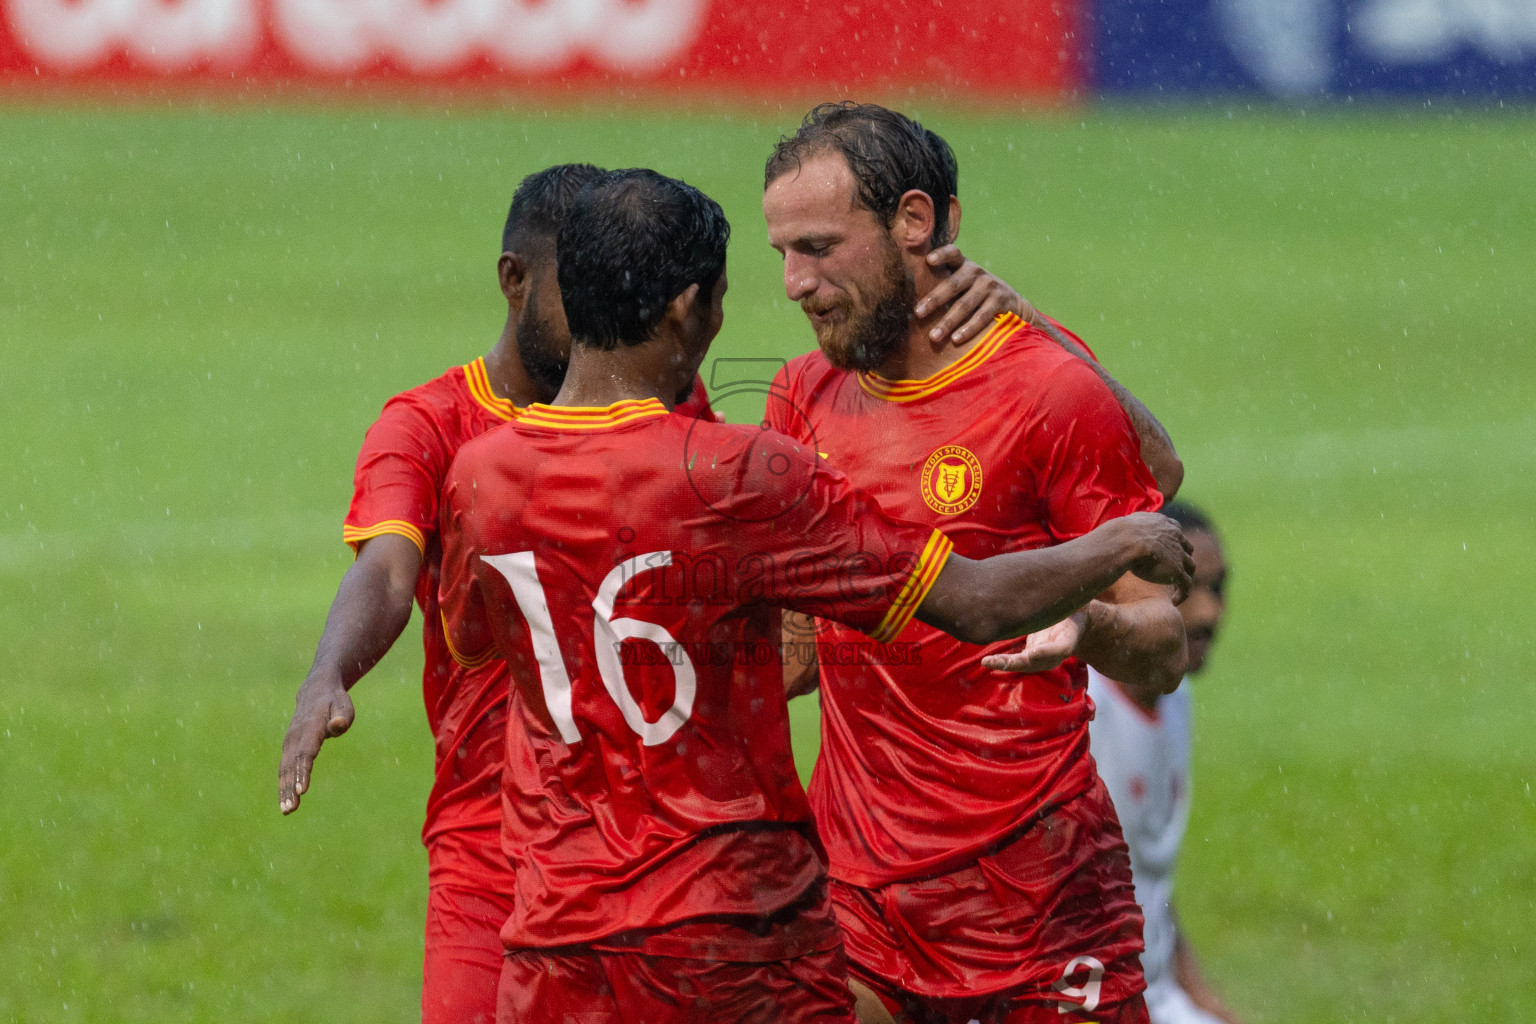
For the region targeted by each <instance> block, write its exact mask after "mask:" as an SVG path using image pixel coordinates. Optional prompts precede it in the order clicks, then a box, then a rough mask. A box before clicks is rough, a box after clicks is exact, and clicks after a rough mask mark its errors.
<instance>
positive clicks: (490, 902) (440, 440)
mask: <svg viewBox="0 0 1536 1024" xmlns="http://www.w3.org/2000/svg"><path fill="white" fill-rule="evenodd" d="M602 173H603V172H602V171H601V170H599V169H598V168H596V167H592V166H590V165H587V164H563V165H559V166H556V167H551V168H548V169H546V170H543V171H540V172H538V173H536V174H532V175H529V176H528V177H527V178H525V179H524V180H523V181H522V183H521V184H520V185H519V187H518V189H517V192H516V194H515V195H514V197H513V200H512V206H511V209H510V211H509V212H508V215H507V222H506V226H505V228H504V230H503V235H502V254H501V257H500V259H499V261H498V265H497V272H498V275H499V277H500V281H501V290H502V293H503V295H504V296H505V297H506V300H507V321H506V326H505V327H504V328H503V330H502V334H501V337H500V338H499V339H498V340H497V342H496V344H495V346H494V347H493V348H492V349H491V350H490V352H489V353H487V354H486V355H485V356H484V357H482V358H479V359H476V360H474V361H473V362H471V363H468V364H467V365H464V366H460V367H455V368H453V369H452V370H449V371H448V372H447V373H445V374H443V375H442V376H440V377H438V378H436V379H434V380H430V381H428V382H427V383H425V384H422V385H420V386H419V387H415V388H412V389H411V390H409V391H406V392H403V393H401V394H399V395H396V396H395V397H394V398H392V399H390V400H389V402H388V403H386V404H385V406H384V411H383V412H382V413H381V414H380V416H379V419H378V421H377V422H376V423H374V425H373V426H372V427H371V428H369V430H368V434H367V437H366V438H365V440H364V441H363V447H362V451H361V453H360V454H359V455H358V460H357V472H356V486H355V490H354V494H353V498H352V507H351V509H350V510H349V511H348V513H347V518H346V523H345V526H344V527H343V531H342V535H343V538H344V539H345V540H346V542H347V543H348V544H350V545H351V546H352V547H353V548H354V549H355V550H356V551H357V561H356V562H355V563H353V565H352V567H351V568H350V569H349V570H348V571H347V574H346V576H345V577H343V579H342V583H341V586H340V588H339V589H338V592H337V595H336V600H335V602H334V603H333V604H332V606H331V612H330V615H329V617H328V618H327V620H326V626H325V631H324V633H323V635H322V637H321V640H320V644H319V650H318V651H317V652H316V655H315V662H314V666H313V667H312V668H311V669H310V672H309V675H308V677H307V678H306V679H305V681H304V684H303V686H302V687H300V689H299V693H298V698H297V705H298V708H297V710H296V711H295V712H294V716H293V721H292V723H291V725H290V726H289V729H288V734H287V736H286V737H285V738H284V741H283V756H282V764H281V767H280V770H279V802H280V805H281V808H282V810H283V813H285V814H287V813H291V812H292V811H294V810H295V809H296V808H297V807H298V805H299V800H300V797H301V795H302V794H303V793H304V792H305V791H306V790H307V789H308V787H309V783H310V772H311V767H312V765H313V762H314V758H315V755H316V754H317V753H318V752H319V749H320V745H321V743H322V742H323V741H324V740H325V739H326V738H327V737H332V736H337V735H340V734H341V733H343V732H345V731H346V730H347V728H348V727H349V726H350V725H351V724H352V719H353V714H354V711H353V706H352V700H351V698H350V697H349V696H348V694H347V690H348V689H350V688H351V686H352V684H353V683H355V682H356V681H357V680H358V679H359V678H361V677H362V675H363V674H364V673H366V672H367V671H368V670H369V669H370V668H372V667H373V665H374V664H375V663H376V662H377V661H378V660H379V659H380V658H382V657H383V656H384V654H385V652H386V651H388V650H389V648H390V646H391V645H392V644H393V643H394V641H395V640H396V638H398V637H399V635H400V633H401V631H403V630H404V628H405V626H406V623H407V622H408V621H409V619H410V614H411V603H412V599H413V597H414V600H415V602H416V603H417V604H419V605H420V606H421V611H422V646H423V648H424V650H425V666H424V671H423V678H422V693H423V697H424V699H425V702H426V709H427V722H428V724H429V726H430V727H431V729H432V734H433V737H434V740H435V746H436V777H435V779H434V782H433V786H432V791H431V793H430V795H429V796H428V798H427V813H426V823H425V825H424V826H423V828H422V841H423V842H424V843H425V844H426V846H427V858H428V860H427V862H428V884H429V896H428V902H427V929H426V955H425V962H424V964H423V979H424V985H423V990H422V1019H423V1020H424V1021H426V1022H428V1024H435V1022H443V1024H448V1022H453V1024H462V1022H472V1021H475V1020H477V1019H478V1020H481V1021H484V1022H488V1021H490V1020H491V1019H492V1017H493V1016H494V1013H495V997H496V982H497V979H498V978H499V977H500V974H501V959H502V949H501V942H500V940H499V939H498V938H497V932H499V931H500V929H501V926H502V924H503V923H504V922H505V921H506V919H507V915H508V914H509V913H510V912H511V905H512V902H511V896H510V894H511V891H512V874H511V869H510V868H509V866H508V865H507V862H506V858H505V857H504V856H503V855H502V853H501V844H500V823H501V805H500V781H501V764H502V760H503V755H502V743H503V742H504V738H505V733H506V696H507V676H506V665H505V664H504V663H503V662H502V661H500V660H499V659H486V660H484V661H482V662H480V663H477V664H471V665H461V664H458V663H456V662H455V661H454V660H453V659H452V657H451V656H450V655H449V653H448V649H447V646H446V644H445V642H444V637H443V631H442V624H441V619H440V618H439V614H438V606H437V585H438V577H439V570H440V566H441V558H442V545H441V541H440V539H439V537H438V531H437V521H438V499H439V495H440V494H441V492H442V487H443V480H444V478H445V477H446V475H447V473H448V466H449V464H450V463H452V461H453V457H454V455H455V454H457V452H458V450H459V448H460V447H461V446H462V445H463V444H464V443H465V442H466V441H468V440H469V439H470V438H473V437H475V436H477V435H479V434H481V433H483V432H485V431H486V430H489V429H491V428H492V427H495V426H500V425H501V424H503V423H505V422H507V421H508V420H510V419H512V418H514V417H515V416H517V415H519V414H520V412H521V409H522V408H523V407H524V406H527V405H529V404H531V403H533V402H535V401H540V400H545V401H547V400H548V399H550V398H552V397H553V396H554V394H555V392H556V391H557V390H558V389H559V387H560V382H561V380H562V378H563V376H564V371H565V359H566V357H567V353H568V351H569V344H570V339H569V335H568V334H567V333H566V329H565V316H564V310H563V309H562V307H561V305H560V292H559V287H558V285H557V284H556V283H555V272H554V237H555V232H556V231H557V230H558V228H559V225H560V222H561V220H562V219H563V218H564V215H565V209H566V207H567V206H568V205H569V203H570V201H571V198H572V197H573V196H574V195H575V194H576V192H577V191H579V190H580V189H581V187H582V186H584V185H586V184H587V183H588V182H590V181H593V180H596V179H597V178H598V177H599V176H600V175H601V174H602ZM677 412H679V413H682V414H684V415H688V416H700V415H705V416H708V415H709V403H708V400H707V398H706V397H705V395H704V390H703V385H702V383H700V382H698V381H694V382H693V390H692V392H691V393H690V394H689V395H688V396H687V398H686V400H684V401H683V402H681V403H680V404H679V405H678V406H677Z"/></svg>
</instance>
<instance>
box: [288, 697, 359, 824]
mask: <svg viewBox="0 0 1536 1024" xmlns="http://www.w3.org/2000/svg"><path fill="white" fill-rule="evenodd" d="M297 702H298V707H297V708H296V709H295V710H294V712H293V721H291V722H289V723H288V734H287V735H286V736H284V737H283V760H282V763H281V764H279V765H278V768H277V807H278V810H280V811H282V812H283V813H284V814H292V813H293V812H294V811H296V810H298V809H299V798H300V797H301V796H303V795H304V794H305V793H306V792H308V791H309V777H310V772H311V771H312V770H313V769H314V766H315V755H316V754H318V753H320V744H322V743H324V742H325V741H326V740H327V739H330V738H331V737H333V736H340V735H341V734H342V733H344V732H346V731H347V730H348V729H350V728H351V727H352V719H353V718H355V717H356V715H357V711H356V709H355V708H353V706H352V698H351V697H349V696H347V691H346V688H345V687H344V686H342V685H341V682H340V680H336V679H329V680H322V679H316V678H314V677H311V678H309V679H306V680H304V685H303V686H301V687H299V695H298V701H297Z"/></svg>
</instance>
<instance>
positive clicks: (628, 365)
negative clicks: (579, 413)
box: [549, 341, 691, 409]
mask: <svg viewBox="0 0 1536 1024" xmlns="http://www.w3.org/2000/svg"><path fill="white" fill-rule="evenodd" d="M679 378H680V374H679V371H678V369H677V363H676V361H675V360H673V359H670V358H668V357H667V355H666V353H665V352H664V351H662V346H661V345H660V344H659V343H658V341H649V342H646V343H645V344H643V345H635V346H633V347H629V346H623V345H621V346H619V347H618V348H615V349H598V348H592V347H590V346H587V345H581V344H576V343H573V344H572V345H571V362H570V366H569V367H567V368H566V371H565V383H564V384H562V385H561V386H560V393H559V394H557V395H556V396H555V397H554V400H553V401H551V402H550V403H549V404H551V405H563V406H575V407H580V408H589V409H590V408H599V409H600V408H604V407H606V406H610V405H612V404H613V403H615V402H624V401H634V400H637V399H640V400H643V399H647V398H657V399H660V400H661V402H662V404H663V405H665V406H666V407H667V408H668V409H670V408H672V406H673V405H674V404H675V402H676V398H677V393H678V391H679V389H680V387H681V383H680V379H679ZM690 379H691V378H690Z"/></svg>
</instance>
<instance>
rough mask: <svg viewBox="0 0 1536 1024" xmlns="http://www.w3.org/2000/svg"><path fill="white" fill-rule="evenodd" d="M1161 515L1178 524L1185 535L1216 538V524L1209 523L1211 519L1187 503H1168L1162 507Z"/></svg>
mask: <svg viewBox="0 0 1536 1024" xmlns="http://www.w3.org/2000/svg"><path fill="white" fill-rule="evenodd" d="M1163 515H1165V516H1167V517H1168V518H1169V519H1172V520H1173V521H1174V522H1176V523H1178V524H1179V526H1180V527H1182V528H1183V530H1184V532H1185V533H1208V534H1210V535H1211V536H1212V537H1214V536H1216V524H1214V523H1212V522H1211V517H1210V516H1208V515H1206V514H1205V513H1204V512H1202V511H1201V510H1200V509H1198V508H1196V507H1195V506H1193V505H1190V504H1188V503H1187V502H1182V501H1170V502H1169V503H1168V504H1166V505H1164V506H1163Z"/></svg>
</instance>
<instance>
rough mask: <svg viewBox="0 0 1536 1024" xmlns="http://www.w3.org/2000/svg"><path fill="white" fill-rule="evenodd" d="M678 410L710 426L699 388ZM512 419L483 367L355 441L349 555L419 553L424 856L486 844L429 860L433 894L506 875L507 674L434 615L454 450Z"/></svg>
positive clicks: (395, 405)
mask: <svg viewBox="0 0 1536 1024" xmlns="http://www.w3.org/2000/svg"><path fill="white" fill-rule="evenodd" d="M676 411H677V412H678V413H679V414H682V415H684V416H696V417H697V416H703V417H706V418H710V419H713V414H712V412H711V410H710V408H709V399H708V397H707V395H706V394H705V392H704V385H703V382H702V381H700V380H698V379H697V378H696V379H695V380H694V391H693V393H692V394H691V395H690V396H689V399H688V401H687V402H686V403H684V404H682V405H679V406H678V407H677V410H676ZM520 413H521V410H520V409H518V408H517V407H516V406H514V405H513V404H512V403H511V402H509V401H507V400H505V399H502V398H498V397H497V396H496V393H495V392H494V391H492V390H491V384H490V379H489V377H488V376H487V375H486V369H485V360H484V359H476V360H475V361H474V362H472V363H468V364H466V365H464V366H459V367H455V368H453V369H452V370H449V371H448V372H447V373H444V374H443V375H442V376H440V377H437V378H434V379H433V380H430V381H427V382H426V383H425V384H422V385H420V386H418V387H414V388H412V389H410V390H409V391H404V392H401V393H400V394H398V395H396V396H395V397H393V398H391V399H390V400H389V401H388V402H386V403H385V405H384V409H383V411H382V412H381V413H380V414H379V418H378V420H376V421H375V422H374V424H373V425H372V426H371V427H369V428H368V433H367V435H366V437H365V438H364V440H363V446H362V450H361V451H360V452H359V454H358V457H357V468H356V471H355V473H354V477H353V481H354V485H353V495H352V505H351V508H350V509H349V510H348V512H347V518H346V522H345V524H344V526H343V529H342V536H343V539H345V540H346V542H347V543H348V544H349V545H351V546H352V548H353V549H354V550H356V549H357V548H358V547H359V546H360V545H361V544H362V543H363V542H365V541H367V540H369V539H371V538H373V537H378V536H381V535H383V534H386V533H388V534H397V535H399V536H402V537H406V538H408V539H409V540H410V541H411V543H413V544H415V545H416V547H417V548H418V549H420V551H421V553H422V564H421V573H420V575H419V576H418V577H417V580H416V602H417V604H418V605H419V606H420V607H421V613H422V630H421V640H422V648H423V653H424V654H425V664H424V666H423V669H422V697H423V698H424V700H425V703H426V710H427V724H428V726H429V727H430V728H431V729H432V735H433V738H434V741H435V747H436V758H435V764H436V777H435V779H434V782H433V785H432V790H431V793H430V795H429V796H428V798H427V814H426V822H425V824H424V825H423V827H422V840H423V841H424V842H426V843H428V845H429V847H430V846H431V845H432V840H433V839H434V837H436V836H438V835H439V834H441V833H443V832H445V831H449V830H454V829H467V830H472V831H474V832H477V833H478V834H480V835H482V836H483V835H489V836H490V839H491V841H490V843H489V845H488V846H487V847H486V848H485V849H483V850H480V849H477V848H474V847H473V844H469V845H468V846H466V844H464V843H458V844H454V853H455V854H459V853H462V855H453V856H448V855H444V856H436V855H434V856H433V857H432V858H431V862H430V871H431V877H432V881H433V882H435V883H444V884H451V885H459V886H465V887H471V888H482V887H483V888H487V889H490V890H493V891H494V890H495V889H496V888H497V887H498V885H500V884H502V882H504V881H505V879H506V876H507V871H506V869H505V867H504V858H502V857H501V855H500V845H499V839H498V837H499V826H500V822H501V802H500V801H501V789H500V780H501V763H502V760H503V759H502V743H503V742H504V739H505V731H506V729H505V708H506V691H507V678H506V666H505V665H504V664H503V663H502V662H501V661H500V660H499V659H490V660H487V661H486V662H485V663H483V664H479V665H474V666H463V665H460V664H458V663H457V662H455V661H454V660H453V658H452V657H450V655H449V653H448V648H447V646H446V645H445V644H444V642H443V629H442V619H441V617H440V615H439V614H438V605H437V586H438V577H439V571H440V567H441V564H442V545H441V542H440V540H439V537H438V502H439V497H440V495H441V494H442V490H443V482H444V480H445V479H446V477H447V475H448V467H449V466H450V465H451V464H452V462H453V457H454V456H455V455H457V454H458V451H459V449H460V448H462V447H463V446H464V444H465V443H466V442H467V441H469V440H470V439H471V438H474V437H478V436H479V435H481V434H482V433H484V432H485V431H487V430H489V429H491V428H492V427H496V426H500V425H501V424H503V423H506V422H507V421H508V420H511V419H513V418H514V417H516V416H518V415H519V414H520ZM486 830H489V832H486ZM445 849H446V847H445ZM435 852H436V851H434V853H435Z"/></svg>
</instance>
